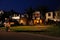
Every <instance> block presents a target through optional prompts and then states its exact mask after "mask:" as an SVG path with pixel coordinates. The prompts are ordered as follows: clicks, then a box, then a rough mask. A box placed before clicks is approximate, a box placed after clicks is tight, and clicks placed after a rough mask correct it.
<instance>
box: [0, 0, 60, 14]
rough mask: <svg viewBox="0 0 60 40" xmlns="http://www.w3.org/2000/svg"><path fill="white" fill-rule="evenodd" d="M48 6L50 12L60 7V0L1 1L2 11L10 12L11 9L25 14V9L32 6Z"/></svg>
mask: <svg viewBox="0 0 60 40" xmlns="http://www.w3.org/2000/svg"><path fill="white" fill-rule="evenodd" d="M39 5H40V6H48V7H49V9H50V10H55V9H57V8H59V7H60V0H0V10H1V9H2V10H5V11H9V10H11V9H13V10H15V11H17V12H21V13H23V12H24V9H26V8H28V7H30V6H32V7H33V8H34V7H36V6H39Z"/></svg>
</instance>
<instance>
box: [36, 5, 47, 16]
mask: <svg viewBox="0 0 60 40" xmlns="http://www.w3.org/2000/svg"><path fill="white" fill-rule="evenodd" d="M36 10H38V11H40V12H41V14H42V16H43V17H45V13H46V12H47V11H48V7H47V6H38V7H37V8H36Z"/></svg>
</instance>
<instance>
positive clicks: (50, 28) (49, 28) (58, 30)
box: [0, 25, 60, 37]
mask: <svg viewBox="0 0 60 40" xmlns="http://www.w3.org/2000/svg"><path fill="white" fill-rule="evenodd" d="M0 29H2V30H3V31H4V30H5V28H4V27H2V28H0ZM10 29H11V31H12V32H29V33H34V34H44V35H50V36H57V37H60V26H58V25H44V26H14V27H11V28H10Z"/></svg>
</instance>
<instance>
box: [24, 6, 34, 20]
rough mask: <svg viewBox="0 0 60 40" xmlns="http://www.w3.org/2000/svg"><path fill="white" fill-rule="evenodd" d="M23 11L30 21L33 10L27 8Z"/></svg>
mask: <svg viewBox="0 0 60 40" xmlns="http://www.w3.org/2000/svg"><path fill="white" fill-rule="evenodd" d="M25 11H26V14H28V20H31V19H32V15H33V12H34V9H33V8H32V7H29V8H28V9H26V10H25Z"/></svg>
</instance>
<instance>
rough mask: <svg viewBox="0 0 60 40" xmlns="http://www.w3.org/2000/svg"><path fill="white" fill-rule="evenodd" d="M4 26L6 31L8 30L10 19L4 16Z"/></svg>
mask: <svg viewBox="0 0 60 40" xmlns="http://www.w3.org/2000/svg"><path fill="white" fill-rule="evenodd" d="M4 26H5V30H6V31H7V32H10V21H9V19H8V18H5V22H4Z"/></svg>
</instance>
